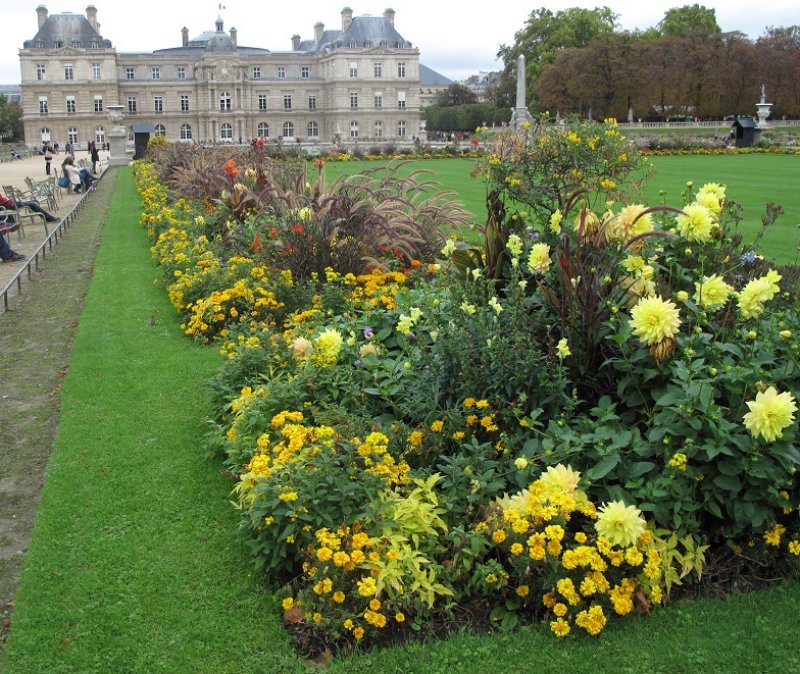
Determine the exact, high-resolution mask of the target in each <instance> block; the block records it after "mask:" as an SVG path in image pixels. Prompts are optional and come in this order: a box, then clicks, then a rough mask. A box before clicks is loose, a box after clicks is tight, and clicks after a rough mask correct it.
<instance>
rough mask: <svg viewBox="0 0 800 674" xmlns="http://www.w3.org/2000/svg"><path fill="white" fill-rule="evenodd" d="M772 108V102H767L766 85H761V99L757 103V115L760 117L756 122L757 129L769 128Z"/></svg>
mask: <svg viewBox="0 0 800 674" xmlns="http://www.w3.org/2000/svg"><path fill="white" fill-rule="evenodd" d="M771 109H772V103H767V92H766V89H765V88H764V85H763V84H762V85H761V100H760V101H759V102H758V103H756V110H757V111H758V112H757V113H756V117H757V118H758V123H757V124H756V128H757V129H768V128H769V123H768V122H767V118H768V117H769V115H770V110H771Z"/></svg>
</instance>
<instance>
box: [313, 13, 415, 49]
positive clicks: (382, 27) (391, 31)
mask: <svg viewBox="0 0 800 674" xmlns="http://www.w3.org/2000/svg"><path fill="white" fill-rule="evenodd" d="M411 46H412V45H411V43H410V42H409V41H408V40H406V39H405V38H404V37H403V36H402V35H400V33H398V32H397V30H395V27H394V25H393V24H392V23H391V22H390V21H389V20H388V19H386V17H383V16H354V17H353V20H352V22H351V23H350V26H349V27H348V28H347V30H346V31H344V32H342V31H341V30H326V31H323V33H322V38H321V39H320V41H319V44H317V43H316V42H315V41H314V40H303V41H302V42H301V43H300V51H323V50H325V49H334V48H336V47H345V48H347V47H356V48H358V49H362V48H364V47H389V48H391V49H395V48H401V49H410V48H411Z"/></svg>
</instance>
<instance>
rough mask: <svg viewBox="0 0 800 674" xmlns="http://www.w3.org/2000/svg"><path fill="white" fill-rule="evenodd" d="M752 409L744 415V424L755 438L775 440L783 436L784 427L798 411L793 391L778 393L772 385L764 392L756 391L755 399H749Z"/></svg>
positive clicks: (792, 419) (748, 403)
mask: <svg viewBox="0 0 800 674" xmlns="http://www.w3.org/2000/svg"><path fill="white" fill-rule="evenodd" d="M747 406H748V407H749V408H750V411H749V412H748V413H747V414H745V415H744V425H745V427H746V428H747V430H749V431H750V432H751V433H752V434H753V437H754V438H758V437H763V438H764V440H766V441H767V442H773V441H774V440H777V439H778V438H780V437H782V436H783V429H784V428H786V427H787V426H790V425H791V424H792V422H793V421H794V413H795V412H796V411H797V405H796V404H795V399H794V397H793V396H792V394H791V393H789V392H788V391H784V392H783V393H778V391H777V390H776V389H775V387H774V386H770V387H769V388H768V389H767V390H766V391H764V392H763V393H761V392H759V393H756V399H755V400H748V401H747Z"/></svg>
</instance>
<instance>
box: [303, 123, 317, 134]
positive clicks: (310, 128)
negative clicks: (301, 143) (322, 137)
mask: <svg viewBox="0 0 800 674" xmlns="http://www.w3.org/2000/svg"><path fill="white" fill-rule="evenodd" d="M306 130H307V133H306V135H307V136H308V137H309V138H317V137H318V136H319V126H318V125H317V123H316V122H309V123H308V128H307V129H306Z"/></svg>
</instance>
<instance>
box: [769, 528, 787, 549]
mask: <svg viewBox="0 0 800 674" xmlns="http://www.w3.org/2000/svg"><path fill="white" fill-rule="evenodd" d="M785 533H786V527H785V526H783V525H782V524H777V523H776V524H773V525H772V526H771V527H770V528H769V529H767V531H766V532H764V541H765V542H766V544H767V545H771V546H772V547H774V548H777V547H778V546H779V545H780V544H781V537H782V536H783V534H785Z"/></svg>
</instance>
